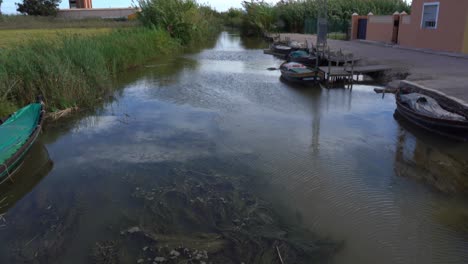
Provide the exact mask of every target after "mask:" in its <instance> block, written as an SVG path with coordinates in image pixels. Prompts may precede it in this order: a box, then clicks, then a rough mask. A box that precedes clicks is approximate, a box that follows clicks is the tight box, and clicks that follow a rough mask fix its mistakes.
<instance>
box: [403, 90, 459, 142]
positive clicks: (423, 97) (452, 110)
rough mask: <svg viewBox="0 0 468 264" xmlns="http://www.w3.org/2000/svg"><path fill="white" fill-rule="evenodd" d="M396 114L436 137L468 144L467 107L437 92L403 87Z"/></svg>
mask: <svg viewBox="0 0 468 264" xmlns="http://www.w3.org/2000/svg"><path fill="white" fill-rule="evenodd" d="M396 104H397V109H396V114H398V115H400V116H402V117H404V118H405V119H407V120H408V121H410V122H411V123H413V124H415V125H417V126H419V127H421V128H424V129H426V130H428V131H431V132H433V133H437V134H439V135H443V136H446V137H449V138H452V139H457V140H464V141H466V140H468V107H467V106H465V105H463V104H462V103H460V102H457V101H455V100H452V99H450V98H448V97H446V96H443V95H441V94H439V93H437V92H434V91H431V90H428V89H422V88H419V87H417V86H410V85H408V86H402V87H400V88H399V89H398V91H397V93H396Z"/></svg>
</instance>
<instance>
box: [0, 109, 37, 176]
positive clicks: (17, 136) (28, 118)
mask: <svg viewBox="0 0 468 264" xmlns="http://www.w3.org/2000/svg"><path fill="white" fill-rule="evenodd" d="M44 113H45V112H44V106H43V104H42V103H33V104H29V105H27V106H25V107H23V108H21V109H20V110H18V111H16V112H15V113H13V114H11V115H10V116H8V117H6V118H4V119H2V120H0V181H2V182H3V181H4V180H5V178H6V177H7V176H11V175H12V174H13V173H14V172H16V170H17V168H18V167H19V165H20V164H21V161H22V160H23V158H24V156H25V154H26V153H27V152H28V150H29V149H30V148H31V146H32V145H33V144H34V142H35V141H36V139H37V137H38V135H39V133H40V132H41V127H42V122H43V119H44Z"/></svg>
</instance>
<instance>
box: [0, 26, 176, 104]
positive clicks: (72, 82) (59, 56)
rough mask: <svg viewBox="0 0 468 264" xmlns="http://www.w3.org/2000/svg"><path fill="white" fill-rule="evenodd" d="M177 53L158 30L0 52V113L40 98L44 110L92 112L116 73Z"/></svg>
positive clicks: (67, 38)
mask: <svg viewBox="0 0 468 264" xmlns="http://www.w3.org/2000/svg"><path fill="white" fill-rule="evenodd" d="M180 50H181V46H180V44H179V42H178V41H176V40H175V39H173V38H171V37H170V36H169V34H168V33H167V32H165V31H163V30H157V29H147V28H142V27H138V28H132V29H118V30H117V29H116V30H112V31H111V32H108V33H101V34H92V35H80V34H58V35H54V36H53V37H44V38H40V39H33V40H31V41H29V42H27V43H25V44H22V45H19V46H15V47H10V48H8V49H0V94H1V95H3V97H2V98H0V99H1V100H0V113H5V112H8V111H10V110H11V109H12V108H14V106H16V107H20V106H23V105H25V104H27V103H29V102H31V101H33V100H34V99H35V97H36V96H37V95H43V96H44V98H45V101H46V104H47V105H48V107H49V109H64V108H68V107H72V106H80V107H83V106H84V107H87V106H92V105H94V104H95V103H97V102H98V101H100V100H101V99H100V98H101V97H102V96H103V95H105V94H108V93H109V92H111V91H112V85H111V84H112V83H111V82H112V79H113V78H114V77H115V76H116V75H117V74H118V73H119V72H121V71H123V70H125V69H128V68H130V67H133V66H136V65H140V64H142V63H143V62H145V61H148V60H149V59H151V58H155V57H158V56H162V55H164V54H168V53H175V52H178V51H180Z"/></svg>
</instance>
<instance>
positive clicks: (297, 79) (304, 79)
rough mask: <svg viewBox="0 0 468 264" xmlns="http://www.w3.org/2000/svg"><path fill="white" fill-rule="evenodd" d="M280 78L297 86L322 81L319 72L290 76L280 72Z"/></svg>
mask: <svg viewBox="0 0 468 264" xmlns="http://www.w3.org/2000/svg"><path fill="white" fill-rule="evenodd" d="M281 78H282V79H283V80H285V81H288V82H292V83H299V84H312V83H317V82H320V81H322V80H323V75H322V74H320V72H315V73H313V74H310V75H301V74H290V73H288V72H285V71H281Z"/></svg>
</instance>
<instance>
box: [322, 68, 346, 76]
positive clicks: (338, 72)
mask: <svg viewBox="0 0 468 264" xmlns="http://www.w3.org/2000/svg"><path fill="white" fill-rule="evenodd" d="M319 70H320V71H321V72H324V73H326V74H329V75H330V76H351V73H350V71H347V70H345V68H344V67H343V66H341V67H340V66H335V67H328V66H321V67H319ZM328 70H330V72H328Z"/></svg>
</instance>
